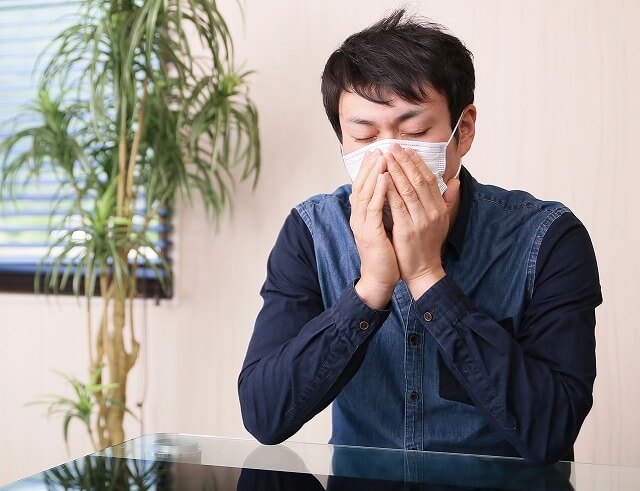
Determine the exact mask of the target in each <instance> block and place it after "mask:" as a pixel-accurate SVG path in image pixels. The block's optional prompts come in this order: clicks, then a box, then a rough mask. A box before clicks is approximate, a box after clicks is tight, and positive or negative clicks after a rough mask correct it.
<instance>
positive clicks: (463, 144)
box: [456, 104, 477, 157]
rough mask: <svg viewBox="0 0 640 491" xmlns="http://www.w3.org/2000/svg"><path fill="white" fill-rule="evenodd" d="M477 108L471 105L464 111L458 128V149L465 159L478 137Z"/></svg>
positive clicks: (460, 155)
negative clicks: (474, 139)
mask: <svg viewBox="0 0 640 491" xmlns="http://www.w3.org/2000/svg"><path fill="white" fill-rule="evenodd" d="M476 116H477V110H476V106H474V105H473V104H469V105H468V106H467V107H466V108H465V109H464V115H463V116H462V119H461V120H460V125H459V126H458V145H457V147H456V150H457V153H458V156H459V157H463V156H464V155H466V154H467V152H468V151H469V150H470V149H471V144H472V143H473V138H474V137H475V136H476Z"/></svg>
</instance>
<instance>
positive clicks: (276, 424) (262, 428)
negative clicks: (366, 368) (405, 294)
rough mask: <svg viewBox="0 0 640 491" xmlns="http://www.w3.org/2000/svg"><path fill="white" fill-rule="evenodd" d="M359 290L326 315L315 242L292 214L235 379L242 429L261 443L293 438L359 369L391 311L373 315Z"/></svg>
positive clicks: (274, 254) (341, 299)
mask: <svg viewBox="0 0 640 491" xmlns="http://www.w3.org/2000/svg"><path fill="white" fill-rule="evenodd" d="M355 281H357V279H355V278H354V284H355ZM354 284H352V285H350V286H349V287H347V288H346V289H345V290H344V291H343V292H342V294H341V296H340V297H339V299H338V301H337V302H336V304H335V305H333V306H331V307H330V308H328V309H325V307H324V304H323V301H322V295H321V292H320V286H319V283H318V276H317V271H316V261H315V254H314V248H313V239H312V237H311V234H310V232H309V230H308V228H307V226H306V224H305V223H304V221H303V220H302V218H301V217H300V215H299V214H298V212H297V211H296V210H295V209H294V210H292V212H291V214H290V215H289V217H288V218H287V219H286V221H285V223H284V225H283V227H282V229H281V231H280V234H279V236H278V239H277V241H276V244H275V246H274V248H273V250H272V251H271V254H270V256H269V260H268V263H267V278H266V281H265V282H264V285H263V287H262V290H261V292H260V294H261V296H262V298H263V300H264V303H263V306H262V309H261V310H260V312H259V314H258V317H257V319H256V323H255V327H254V331H253V335H252V337H251V340H250V342H249V347H248V349H247V354H246V358H245V361H244V364H243V367H242V370H241V372H240V376H239V379H238V393H239V397H240V407H241V411H242V419H243V422H244V425H245V427H246V428H247V430H248V431H249V432H250V433H251V434H252V435H253V436H254V437H255V438H256V439H257V440H258V441H260V442H261V443H266V444H274V443H280V442H282V441H284V440H286V439H287V438H289V437H290V436H291V435H293V434H294V433H295V432H296V431H298V430H299V429H300V428H301V427H302V425H304V424H305V423H306V422H307V421H309V420H310V419H311V418H312V417H313V416H315V415H316V414H317V413H319V412H320V411H321V410H322V409H324V408H325V407H326V406H328V405H329V404H330V403H331V401H332V400H333V399H335V397H336V396H337V395H338V393H339V392H340V390H341V389H342V387H344V385H346V383H347V382H348V381H349V380H350V379H351V377H353V375H354V374H355V373H356V371H357V370H358V368H359V367H360V365H361V364H362V361H363V359H364V355H365V352H366V347H367V345H368V340H369V339H371V337H372V335H373V334H374V333H375V332H376V331H377V330H378V329H379V328H380V326H381V325H382V324H383V323H384V321H385V320H386V319H387V317H388V315H389V311H388V310H382V311H378V310H373V309H371V308H369V307H368V306H367V305H366V304H365V303H364V302H362V300H360V298H359V297H358V295H357V294H356V292H355V288H354Z"/></svg>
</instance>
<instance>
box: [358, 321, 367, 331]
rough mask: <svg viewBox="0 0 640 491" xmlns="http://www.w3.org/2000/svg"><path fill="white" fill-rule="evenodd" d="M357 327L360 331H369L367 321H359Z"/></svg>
mask: <svg viewBox="0 0 640 491" xmlns="http://www.w3.org/2000/svg"><path fill="white" fill-rule="evenodd" d="M358 327H359V328H360V330H361V331H366V330H367V329H369V323H368V322H367V321H360V324H359V325H358Z"/></svg>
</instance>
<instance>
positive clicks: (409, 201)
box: [386, 155, 424, 221]
mask: <svg viewBox="0 0 640 491" xmlns="http://www.w3.org/2000/svg"><path fill="white" fill-rule="evenodd" d="M386 161H387V169H389V174H390V175H391V180H392V181H393V184H394V185H395V187H396V190H397V191H398V194H399V195H400V197H401V198H402V200H403V201H404V203H405V206H406V208H407V210H408V211H409V215H410V216H411V219H412V220H413V221H418V220H420V219H421V217H423V216H424V206H423V205H422V203H421V202H420V197H419V196H418V193H417V192H416V189H415V188H414V187H413V184H411V181H409V178H408V177H407V175H406V174H405V173H404V170H403V169H402V167H401V166H400V164H399V163H398V162H397V161H396V159H395V157H394V156H393V155H387V158H386Z"/></svg>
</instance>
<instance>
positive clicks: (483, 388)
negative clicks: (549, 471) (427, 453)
mask: <svg viewBox="0 0 640 491" xmlns="http://www.w3.org/2000/svg"><path fill="white" fill-rule="evenodd" d="M461 181H462V186H463V193H465V195H466V203H465V204H464V206H461V211H460V214H461V215H462V217H460V216H459V217H458V221H457V223H456V225H458V224H459V223H458V222H460V220H461V222H460V223H462V224H463V227H462V230H461V227H459V226H458V227H457V230H456V227H454V230H453V231H452V234H458V235H459V237H458V240H457V241H455V240H454V241H453V244H454V247H449V248H445V249H444V251H445V253H444V255H443V266H444V269H445V272H446V276H445V278H443V279H442V280H440V281H439V282H438V283H436V284H435V285H434V286H433V287H432V288H431V289H430V290H428V291H427V292H426V293H425V294H424V295H423V296H422V297H420V298H419V299H416V300H414V299H412V297H411V295H410V293H409V291H408V289H407V287H406V285H405V284H404V283H403V282H402V281H401V282H399V283H398V285H397V287H396V289H395V291H394V293H393V297H392V300H391V303H390V305H389V308H388V310H386V311H372V310H371V309H368V307H366V306H365V305H363V304H362V302H361V301H360V300H359V299H358V298H357V295H356V294H355V291H354V282H355V281H357V279H358V277H359V275H360V260H359V255H358V252H357V249H356V246H355V242H354V239H353V234H352V233H351V229H350V226H349V217H350V205H349V200H348V198H349V194H350V193H351V186H350V185H346V186H342V187H341V188H339V189H338V190H336V191H335V192H334V193H332V194H330V195H318V196H315V197H312V198H310V199H309V200H307V201H305V202H303V203H301V204H300V205H298V206H297V207H296V211H297V212H298V213H299V215H300V217H301V218H302V220H303V221H304V223H305V225H306V227H307V228H308V231H309V233H310V235H311V237H312V241H313V249H314V255H315V269H316V274H317V288H318V290H319V292H320V295H321V301H322V309H323V311H322V313H321V314H320V315H317V316H316V317H315V318H313V319H310V320H309V321H308V322H307V323H306V324H305V325H304V326H302V327H301V328H300V327H298V328H297V329H298V331H299V332H297V333H296V335H295V336H291V335H289V334H283V336H282V337H281V338H280V340H279V341H276V342H275V344H279V345H278V346H277V347H276V349H275V350H272V352H271V353H269V356H264V354H265V353H266V351H268V350H261V349H260V344H261V343H269V342H270V341H267V339H266V337H265V333H264V331H265V329H260V333H259V332H258V331H259V329H258V325H259V323H260V315H259V321H258V322H257V324H256V331H254V336H253V338H252V341H251V343H250V347H249V351H248V354H247V359H246V360H245V365H244V367H243V371H242V373H241V375H240V381H239V390H240V398H241V407H242V410H243V418H244V421H245V425H246V426H247V428H248V429H249V430H250V431H252V430H253V431H252V433H254V434H255V435H256V436H257V437H259V439H261V441H264V442H266V443H275V442H277V441H281V440H283V439H284V438H286V437H288V436H289V434H291V433H292V432H295V431H296V430H297V429H298V428H299V426H301V425H302V424H304V422H305V421H307V420H308V419H309V418H310V417H312V416H313V415H314V414H316V413H317V412H319V410H321V409H322V408H323V407H325V406H326V405H327V404H329V403H330V402H331V401H333V402H334V404H333V413H332V418H333V420H332V423H333V424H332V429H333V431H332V437H331V443H334V444H347V445H362V446H382V447H391V448H406V449H419V450H422V449H428V450H436V451H448V452H464V453H480V454H494V455H513V456H517V455H519V456H523V457H525V458H527V459H528V460H531V461H534V462H547V461H553V460H557V459H559V458H561V457H562V456H563V455H564V453H565V452H566V451H567V450H568V449H569V448H570V447H571V445H572V444H573V441H574V440H575V438H576V437H577V434H578V431H579V429H580V426H581V424H582V422H583V420H584V418H585V417H586V414H587V413H588V411H589V409H590V407H591V403H592V399H591V392H592V386H593V380H594V377H595V358H594V357H595V355H594V347H595V346H594V335H593V328H594V325H595V318H594V309H595V307H596V306H597V305H598V304H599V303H600V302H601V297H600V287H599V283H598V278H597V268H596V267H595V258H594V256H593V251H592V248H591V246H590V242H589V243H588V247H586V248H582V249H583V250H586V253H585V254H582V255H583V256H584V257H582V258H578V259H577V262H576V263H575V264H573V263H567V264H566V265H560V266H559V268H560V269H559V272H555V273H554V274H550V275H549V278H548V279H547V278H546V277H545V279H544V281H543V283H542V284H540V283H539V279H538V278H536V272H537V271H540V265H539V264H538V255H539V253H540V250H541V245H542V243H543V239H544V238H545V235H546V233H547V231H548V230H549V229H550V227H552V225H553V224H554V222H555V221H556V220H558V219H559V218H560V217H562V216H563V215H571V216H573V215H572V214H571V213H570V210H569V209H568V208H567V207H565V206H564V205H562V204H561V203H557V202H545V201H541V200H538V199H536V198H534V197H533V196H531V195H529V194H527V193H525V192H522V191H507V190H504V189H501V188H498V187H495V186H488V185H483V184H480V183H478V182H477V181H475V180H474V179H473V178H472V177H471V176H470V174H468V172H467V171H466V170H464V169H463V173H462V176H461ZM574 220H575V217H574ZM576 221H577V220H576ZM578 223H579V222H578ZM580 226H581V224H580ZM584 236H586V241H587V242H588V235H586V231H585V234H584ZM583 241H584V240H583ZM290 260H291V261H293V262H295V258H293V257H291V258H290ZM579 264H582V265H583V266H580V267H577V265H579ZM564 270H566V271H565V273H567V274H573V275H574V276H573V277H572V281H574V282H575V284H576V287H575V288H572V292H563V291H556V290H557V288H559V287H558V285H559V283H558V285H556V284H554V283H553V278H560V277H562V275H563V274H564V273H562V271H564ZM585 271H587V272H588V274H587V275H586V276H584V272H585ZM572 272H573V273H572ZM580 274H583V276H580ZM295 276H296V274H295V273H294V272H292V273H291V278H284V279H281V281H280V284H294V283H295V282H296V278H295ZM267 283H268V282H267ZM267 283H266V284H265V288H263V296H264V297H265V306H264V307H263V311H262V312H261V315H263V314H264V315H265V316H268V315H269V313H268V312H267V311H268V309H269V301H270V300H269V299H270V298H271V297H270V295H271V293H272V292H269V291H267V290H269V287H267V286H266V285H267ZM566 284H567V283H564V285H566ZM298 287H299V288H300V289H302V288H307V286H304V285H298ZM536 287H537V288H536ZM534 293H536V294H537V295H538V296H539V297H540V300H539V301H538V302H539V303H542V304H544V305H547V306H549V311H548V312H545V311H544V309H535V310H533V309H532V308H531V304H532V303H533V302H532V298H533V296H534ZM567 293H568V294H569V295H568V296H567ZM296 295H297V293H294V291H293V290H292V291H291V292H289V293H287V296H288V299H287V302H286V305H287V306H286V307H284V310H285V312H280V316H281V318H282V316H283V315H286V314H290V316H291V317H292V318H293V317H295V316H296V315H297V314H298V310H299V309H302V308H304V305H303V304H302V303H301V302H298V303H296V302H295V299H294V298H293V297H295V296H296ZM572 295H573V298H571V296H572ZM274 315H275V314H274ZM282 323H283V328H282V329H283V331H287V329H288V328H285V327H284V323H285V322H284V321H282ZM269 324H270V326H269V327H270V329H277V326H276V325H273V324H274V323H273V322H269ZM292 329H293V330H292V331H291V332H294V331H295V328H292ZM287 332H288V331H287ZM272 335H273V334H272ZM275 336H276V337H278V335H275ZM571 350H573V353H572V352H571ZM260 351H262V352H263V353H262V354H261V355H260V356H257V355H255V353H257V352H260ZM305 357H306V359H308V360H314V361H313V362H312V363H311V366H309V365H308V364H305V362H304V360H305ZM276 380H280V381H281V382H280V384H279V386H277V387H273V385H274V384H277V382H276ZM260 387H262V391H265V390H267V391H271V390H273V394H279V395H280V396H281V397H277V396H275V395H271V394H270V395H267V396H266V397H265V401H266V402H265V403H264V404H262V403H260V402H259V397H260V391H261V389H260ZM270 398H273V401H270V400H269V399H270ZM260 421H261V422H260ZM257 426H260V428H258V427H257Z"/></svg>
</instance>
